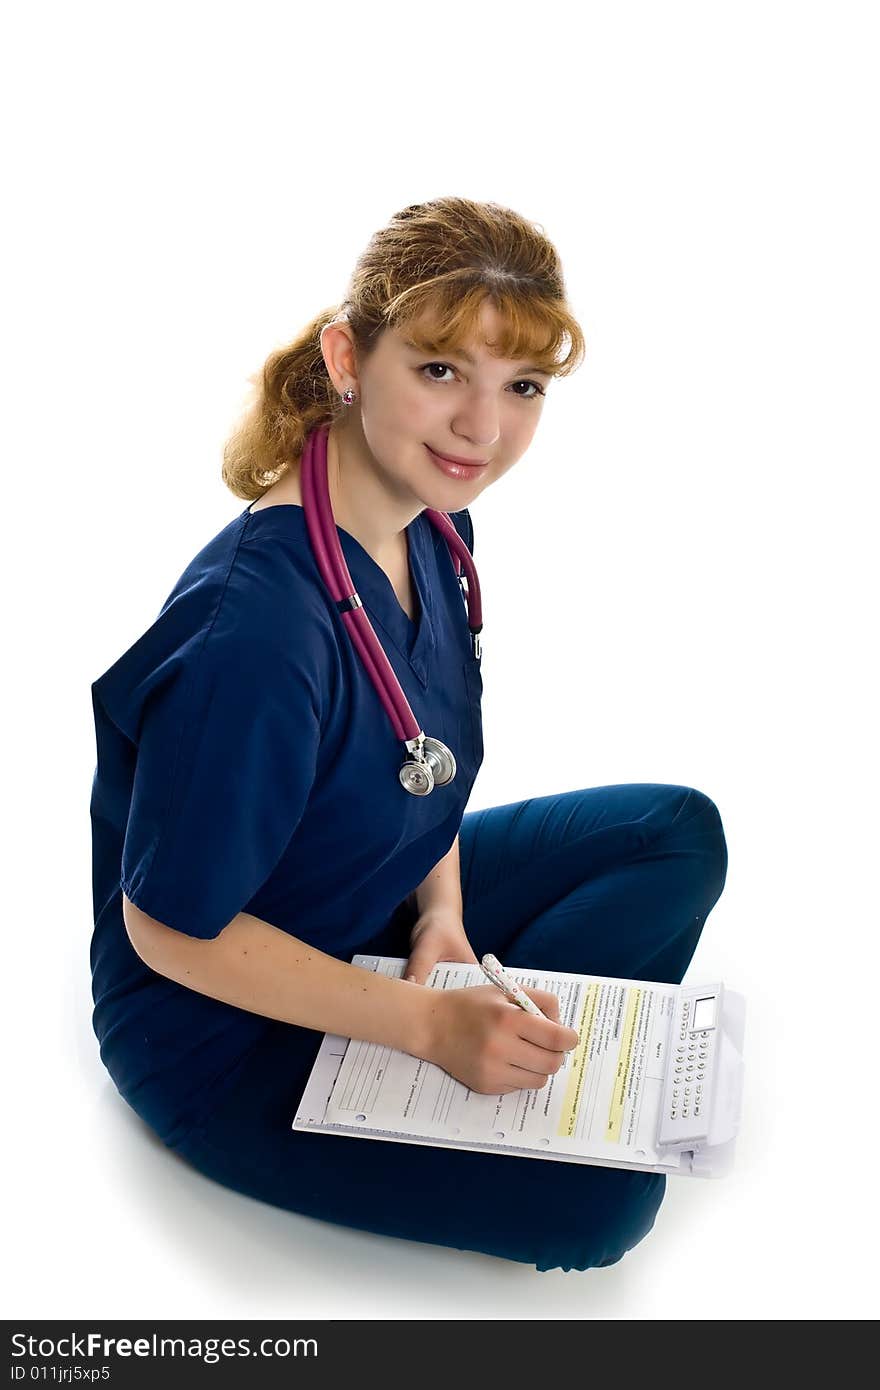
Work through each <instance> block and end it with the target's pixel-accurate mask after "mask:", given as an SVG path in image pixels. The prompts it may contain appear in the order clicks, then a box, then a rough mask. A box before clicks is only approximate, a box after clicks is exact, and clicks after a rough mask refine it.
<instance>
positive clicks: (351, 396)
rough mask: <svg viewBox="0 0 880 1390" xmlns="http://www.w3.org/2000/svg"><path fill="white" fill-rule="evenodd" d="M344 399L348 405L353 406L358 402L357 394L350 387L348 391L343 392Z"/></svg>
mask: <svg viewBox="0 0 880 1390" xmlns="http://www.w3.org/2000/svg"><path fill="white" fill-rule="evenodd" d="M342 399H343V400H344V401H345V404H346V405H352V404H353V403H354V402H355V401H356V400H357V393H356V392H355V391H353V390H352V389H351V387H350V386H349V388H348V390H347V391H343V393H342Z"/></svg>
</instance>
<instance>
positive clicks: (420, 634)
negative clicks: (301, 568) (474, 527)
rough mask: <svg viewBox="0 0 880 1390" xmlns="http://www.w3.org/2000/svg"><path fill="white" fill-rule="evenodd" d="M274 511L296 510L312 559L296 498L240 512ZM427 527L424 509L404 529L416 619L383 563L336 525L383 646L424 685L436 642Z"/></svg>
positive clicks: (253, 515) (248, 517)
mask: <svg viewBox="0 0 880 1390" xmlns="http://www.w3.org/2000/svg"><path fill="white" fill-rule="evenodd" d="M272 512H277V513H279V514H281V515H280V516H279V520H280V519H282V518H283V514H287V516H289V515H290V513H296V516H297V522H296V523H295V524H299V525H300V526H301V527H302V532H303V537H304V539H305V542H306V544H307V545H308V547H309V556H310V558H311V559H312V561H313V562H314V556H313V555H312V550H311V543H310V541H309V536H308V527H307V526H306V514H305V510H304V508H303V507H301V506H300V505H299V504H298V503H296V502H279V503H276V504H274V505H273V506H271V507H261V508H260V510H259V511H256V512H252V511H251V510H250V504H249V505H248V506H247V507H246V508H245V510H244V512H243V513H242V517H243V519H244V520H245V521H246V524H251V523H253V522H255V521H256V519H257V517H266V516H269V515H270V514H271V513H272ZM426 528H429V529H433V528H432V526H431V522H430V521H429V520H428V518H427V517H426V516H425V515H424V514H423V513H421V512H420V513H419V515H418V516H417V517H415V518H414V519H413V521H411V522H410V524H409V525H408V526H407V528H406V534H407V538H408V548H409V571H410V576H411V579H412V586H413V591H414V593H415V594H416V595H417V598H418V613H417V615H416V618H415V619H412V618H410V616H409V614H408V613H405V612H404V610H403V608H402V607H401V604H400V600H399V599H398V597H397V594H396V593H395V592H394V586H393V584H392V583H391V580H390V579H389V578H388V575H387V574H386V573H385V571H384V570H383V569H382V567H381V566H380V565H379V564H378V563H377V562H376V561H375V560H374V559H373V557H372V555H370V554H369V552H368V551H366V550H365V549H364V547H363V546H362V545H361V543H360V541H359V540H357V539H356V538H355V537H354V536H353V535H352V534H351V532H350V531H346V530H345V529H344V527H342V526H337V527H336V530H337V532H338V535H339V543H340V545H341V547H342V553H343V555H344V557H345V562H346V564H347V565H348V568H349V571H350V573H351V577H352V579H353V581H354V586H355V588H356V589H357V592H358V594H359V595H360V597H361V600H362V602H363V605H364V608H365V610H366V613H367V617H368V618H369V620H370V622H371V623H372V625H373V629H374V631H375V633H376V636H377V637H378V638H379V641H380V642H381V643H382V645H383V646H384V645H385V642H386V640H389V641H391V642H392V643H393V644H394V646H395V647H396V648H397V650H398V652H399V653H400V655H401V656H402V657H403V659H404V660H405V661H406V662H407V664H408V665H409V667H410V668H411V670H412V672H413V674H414V675H415V677H416V678H417V680H418V681H419V682H420V683H421V685H422V688H423V689H427V685H428V663H429V660H430V658H431V655H432V653H433V651H434V649H435V646H436V637H435V633H434V595H433V592H432V587H431V583H430V578H429V573H428V571H429V566H428V563H427V561H428V557H429V554H433V553H434V552H433V545H432V544H431V538H430V537H429V536H427V535H426ZM315 571H316V575H317V578H318V580H319V582H320V583H321V586H322V587H323V586H324V581H323V579H321V575H320V571H318V569H317V565H315Z"/></svg>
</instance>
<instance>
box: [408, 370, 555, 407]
mask: <svg viewBox="0 0 880 1390" xmlns="http://www.w3.org/2000/svg"><path fill="white" fill-rule="evenodd" d="M432 367H439V368H440V370H441V371H442V372H454V371H455V368H454V367H451V366H450V365H449V363H448V362H425V363H424V365H423V366H421V367H419V371H420V372H427V371H430V369H431V368H432ZM427 380H428V381H436V382H437V383H438V385H439V384H440V383H441V382H443V381H448V380H449V378H448V377H437V376H429V377H428V378H427ZM513 385H514V386H533V387H534V391H533V393H532V395H530V396H526V395H524V394H523V393H522V392H521V391H514V393H513V394H514V395H515V396H518V397H519V399H520V400H521V401H534V400H537V398H538V396H543V395H544V394H545V392H544V388H543V387H542V386H539V385H538V383H537V381H532V380H531V378H529V379H528V380H524V381H515V382H514V383H513Z"/></svg>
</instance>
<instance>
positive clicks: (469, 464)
mask: <svg viewBox="0 0 880 1390" xmlns="http://www.w3.org/2000/svg"><path fill="white" fill-rule="evenodd" d="M425 448H426V449H428V450H429V451H430V453H432V454H433V455H434V457H435V458H438V459H442V460H443V462H444V463H456V464H459V465H460V466H461V467H462V468H485V467H486V464H487V463H488V462H489V460H488V459H462V458H456V457H455V456H454V455H453V454H441V453H440V452H439V450H437V449H432V448H431V446H430V444H426V445H425Z"/></svg>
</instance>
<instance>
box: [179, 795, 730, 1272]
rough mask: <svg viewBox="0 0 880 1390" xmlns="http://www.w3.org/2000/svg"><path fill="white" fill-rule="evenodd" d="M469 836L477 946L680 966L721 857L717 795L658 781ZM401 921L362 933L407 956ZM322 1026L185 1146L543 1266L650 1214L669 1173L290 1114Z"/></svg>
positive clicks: (623, 1232) (313, 1198) (512, 958)
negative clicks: (489, 1149) (356, 1129)
mask: <svg viewBox="0 0 880 1390" xmlns="http://www.w3.org/2000/svg"><path fill="white" fill-rule="evenodd" d="M460 843H461V852H462V894H463V900H464V922H465V929H466V930H467V933H468V937H469V939H470V941H471V943H472V945H473V946H474V949H475V951H476V952H477V954H480V953H482V952H483V951H486V950H491V951H494V952H496V954H498V955H499V956H500V957H501V959H502V961H503V962H504V963H505V964H511V965H518V964H519V965H529V964H531V965H534V966H536V967H538V968H542V969H548V968H559V969H565V970H567V971H576V972H583V973H588V974H612V975H615V974H616V975H624V976H630V977H639V976H641V977H642V978H653V979H661V980H662V979H669V980H678V979H680V978H681V974H682V973H683V971H684V969H685V967H686V965H687V962H688V960H689V959H690V956H691V954H692V952H693V949H694V946H695V944H696V941H697V938H698V936H699V933H700V930H701V928H702V925H703V922H704V921H705V918H706V916H707V915H708V913H709V911H710V910H711V907H712V906H713V905H714V902H715V901H716V900H717V898H718V896H719V895H720V892H721V889H722V887H723V882H724V874H725V870H726V847H725V845H724V836H723V831H722V830H721V823H720V819H719V817H718V813H717V811H716V810H715V807H714V805H713V803H712V802H710V801H709V800H708V798H706V797H704V796H702V794H701V793H699V792H696V791H693V790H692V789H688V788H682V787H668V786H663V785H656V784H645V785H641V784H634V785H624V786H620V787H607V788H591V789H587V790H584V791H576V792H569V793H564V794H562V795H560V796H547V797H541V798H536V799H532V800H530V801H524V802H514V803H510V804H509V805H507V806H499V807H492V808H490V809H488V810H485V811H479V812H474V813H470V814H469V815H466V816H465V817H464V821H463V823H462V828H461V835H460ZM408 929H409V919H407V917H406V915H405V914H403V915H401V916H398V917H396V918H395V921H394V922H393V923H392V924H389V927H388V928H387V929H386V931H385V933H383V934H382V935H381V936H380V937H378V938H376V939H375V940H374V941H373V942H371V943H368V944H367V945H365V948H364V949H365V950H369V951H375V952H377V953H380V954H387V955H399V956H406V955H407V954H408ZM648 966H649V967H650V968H649V969H648V968H645V967H648ZM664 971H665V972H666V973H664ZM670 972H671V973H670ZM320 1042H321V1035H319V1034H317V1033H315V1032H314V1031H312V1030H309V1029H302V1028H298V1027H293V1026H291V1025H287V1024H276V1025H274V1026H273V1028H272V1029H271V1030H270V1032H269V1033H268V1034H267V1037H266V1039H265V1040H264V1042H263V1043H261V1044H260V1045H258V1047H257V1048H256V1050H255V1052H254V1053H253V1054H251V1056H249V1057H248V1059H247V1061H246V1063H245V1064H244V1066H243V1069H242V1073H241V1074H240V1076H239V1079H238V1082H237V1084H236V1085H235V1086H234V1088H233V1089H232V1091H231V1092H230V1093H229V1095H228V1096H227V1097H225V1099H224V1101H223V1102H222V1103H221V1105H220V1106H219V1107H218V1108H217V1110H215V1111H214V1112H213V1114H212V1115H211V1116H210V1117H209V1119H208V1120H207V1121H206V1123H205V1124H204V1126H202V1127H201V1129H199V1130H197V1131H195V1132H194V1133H193V1134H191V1135H189V1136H187V1138H186V1140H185V1141H184V1142H183V1143H182V1144H181V1145H180V1146H179V1152H181V1153H182V1154H183V1156H184V1157H186V1158H187V1159H188V1160H189V1161H190V1162H192V1163H193V1164H194V1165H195V1166H196V1167H197V1168H199V1169H200V1170H201V1171H202V1172H204V1173H206V1174H207V1175H208V1176H210V1177H213V1178H215V1179H216V1180H217V1181H219V1182H221V1183H224V1184H225V1185H226V1186H228V1187H231V1188H233V1189H235V1190H236V1191H239V1192H244V1193H247V1194H248V1195H250V1196H254V1197H257V1198H259V1199H260V1200H262V1201H266V1202H270V1203H272V1204H274V1205H276V1206H279V1207H283V1208H286V1209H288V1210H291V1211H297V1212H300V1213H302V1214H303V1215H307V1216H312V1217H317V1218H319V1219H321V1220H327V1221H333V1222H335V1223H338V1224H342V1225H348V1226H352V1227H355V1228H357V1229H362V1230H369V1231H374V1232H378V1233H381V1234H385V1235H394V1236H398V1237H401V1238H403V1239H407V1240H419V1241H426V1242H429V1243H433V1244H438V1245H447V1246H451V1247H453V1248H455V1249H463V1250H476V1251H481V1252H483V1253H486V1254H490V1255H496V1256H500V1257H502V1258H505V1259H511V1260H517V1261H522V1262H525V1263H528V1264H535V1265H536V1266H537V1268H538V1269H540V1270H546V1269H555V1268H562V1269H587V1268H590V1267H591V1266H594V1265H602V1264H612V1263H614V1262H615V1261H616V1260H618V1259H620V1258H621V1256H622V1255H623V1254H624V1253H625V1252H626V1250H628V1249H630V1248H631V1247H632V1246H633V1245H635V1244H637V1243H638V1241H639V1240H641V1239H642V1238H643V1236H645V1235H646V1234H647V1232H648V1231H649V1230H650V1229H651V1226H652V1225H653V1223H654V1218H655V1216H656V1212H657V1208H658V1207H659V1205H660V1202H661V1200H662V1197H663V1192H664V1189H665V1181H666V1179H665V1177H664V1176H663V1175H662V1174H656V1173H640V1172H630V1171H627V1170H623V1169H613V1168H600V1167H594V1166H590V1165H584V1164H573V1163H557V1162H549V1161H541V1160H539V1159H531V1158H520V1157H511V1156H505V1155H503V1154H494V1153H474V1152H471V1151H468V1150H453V1149H445V1148H432V1147H430V1146H427V1145H416V1144H408V1143H405V1142H404V1143H385V1142H381V1141H378V1140H368V1139H364V1140H358V1139H357V1138H353V1137H349V1136H343V1135H333V1134H314V1133H312V1134H307V1133H302V1132H300V1131H294V1130H292V1129H291V1128H290V1125H291V1122H292V1119H293V1115H294V1114H295V1112H296V1108H297V1104H298V1101H299V1098H300V1095H301V1093H302V1089H303V1086H304V1084H305V1080H306V1077H307V1076H308V1073H309V1070H310V1068H311V1064H312V1061H313V1059H314V1056H315V1054H316V1052H317V1050H318V1047H319V1045H320ZM488 1194H491V1196H492V1198H493V1200H492V1201H491V1202H488V1201H486V1197H487V1195H488ZM496 1213H499V1214H498V1215H496Z"/></svg>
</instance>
